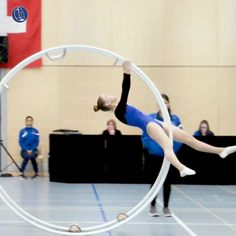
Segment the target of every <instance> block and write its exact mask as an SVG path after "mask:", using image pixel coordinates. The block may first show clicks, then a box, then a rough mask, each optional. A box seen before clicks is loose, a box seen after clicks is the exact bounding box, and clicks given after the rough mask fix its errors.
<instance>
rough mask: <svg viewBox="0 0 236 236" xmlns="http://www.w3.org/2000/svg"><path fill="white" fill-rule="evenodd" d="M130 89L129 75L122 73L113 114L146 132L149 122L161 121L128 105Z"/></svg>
mask: <svg viewBox="0 0 236 236" xmlns="http://www.w3.org/2000/svg"><path fill="white" fill-rule="evenodd" d="M129 90H130V75H129V74H124V77H123V83H122V93H121V98H120V101H119V103H118V105H117V107H116V109H115V116H116V117H117V119H119V120H120V121H121V122H123V123H124V124H127V125H130V126H135V127H138V128H140V129H142V130H143V132H144V133H145V134H146V133H147V125H148V123H150V122H155V123H157V124H159V125H160V126H162V125H161V122H158V121H157V120H155V119H153V118H152V117H151V116H149V115H147V114H145V113H143V112H142V111H140V110H138V109H137V108H136V107H134V106H131V105H128V104H127V100H128V95H129Z"/></svg>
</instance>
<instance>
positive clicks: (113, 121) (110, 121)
mask: <svg viewBox="0 0 236 236" xmlns="http://www.w3.org/2000/svg"><path fill="white" fill-rule="evenodd" d="M110 123H112V124H113V126H114V128H115V129H117V125H116V122H115V120H113V119H110V120H108V121H107V125H109V124H110Z"/></svg>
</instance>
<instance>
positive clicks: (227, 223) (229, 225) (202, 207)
mask: <svg viewBox="0 0 236 236" xmlns="http://www.w3.org/2000/svg"><path fill="white" fill-rule="evenodd" d="M173 188H174V189H175V190H176V191H177V192H178V193H180V194H182V195H183V196H184V197H185V198H187V199H188V200H190V201H192V202H193V203H194V204H195V205H197V206H199V207H200V208H201V209H203V210H204V211H205V212H207V213H209V214H210V215H212V216H213V217H215V218H216V219H217V220H219V221H220V222H221V223H223V224H225V225H227V226H228V227H229V228H230V229H232V230H233V231H236V227H235V226H234V225H232V224H230V223H229V222H227V221H226V220H224V219H223V218H221V217H220V216H218V215H216V214H215V213H214V212H213V211H211V210H210V209H208V208H206V207H204V206H203V205H202V204H201V203H200V202H198V201H196V200H195V199H194V198H192V197H191V196H189V195H187V194H186V193H185V192H184V191H182V190H180V189H179V187H177V186H173Z"/></svg>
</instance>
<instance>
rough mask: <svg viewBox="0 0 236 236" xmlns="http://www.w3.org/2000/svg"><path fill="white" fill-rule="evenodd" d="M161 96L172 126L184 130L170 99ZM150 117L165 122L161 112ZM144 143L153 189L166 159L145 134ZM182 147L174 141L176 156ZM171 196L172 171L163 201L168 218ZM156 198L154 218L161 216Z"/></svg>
mask: <svg viewBox="0 0 236 236" xmlns="http://www.w3.org/2000/svg"><path fill="white" fill-rule="evenodd" d="M161 96H162V98H163V100H164V102H165V104H166V107H167V109H168V112H169V115H170V119H171V123H172V125H174V126H176V127H179V128H180V129H182V128H183V126H182V123H181V120H180V118H179V117H178V116H177V115H175V114H173V113H172V111H171V107H170V99H169V97H168V96H167V95H166V94H161ZM150 116H151V117H152V118H153V119H156V120H158V121H161V122H163V121H164V119H163V116H162V113H161V111H160V110H159V111H158V112H157V113H152V114H150ZM142 143H143V147H144V149H145V151H144V156H145V163H146V165H145V166H146V172H147V173H148V176H149V179H148V180H149V182H150V184H151V187H152V186H153V184H154V183H155V180H156V175H157V173H158V172H159V171H160V169H161V166H162V162H163V158H164V152H163V150H162V148H161V146H160V145H159V144H158V143H156V142H155V141H154V140H153V139H151V138H150V137H149V136H148V135H145V134H143V135H142ZM181 146H182V143H179V142H176V141H174V143H173V148H174V152H175V154H177V152H178V151H179V149H180V148H181ZM154 166H155V169H154V168H153V167H154ZM156 168H157V169H156ZM170 194H171V177H170V171H169V172H168V175H167V177H166V180H165V182H164V184H163V201H164V202H163V214H164V215H165V216H166V217H170V216H171V211H170V209H169V199H170ZM156 198H157V197H155V198H154V199H153V201H152V202H151V206H150V210H149V215H150V216H152V217H155V216H159V213H158V211H157V208H156Z"/></svg>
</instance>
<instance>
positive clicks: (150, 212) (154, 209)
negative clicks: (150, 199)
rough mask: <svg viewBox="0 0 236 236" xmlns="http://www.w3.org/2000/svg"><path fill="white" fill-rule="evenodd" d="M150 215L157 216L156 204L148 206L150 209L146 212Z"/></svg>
mask: <svg viewBox="0 0 236 236" xmlns="http://www.w3.org/2000/svg"><path fill="white" fill-rule="evenodd" d="M148 214H149V215H150V216H151V217H158V216H159V214H158V211H157V208H156V206H150V210H149V213H148Z"/></svg>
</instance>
